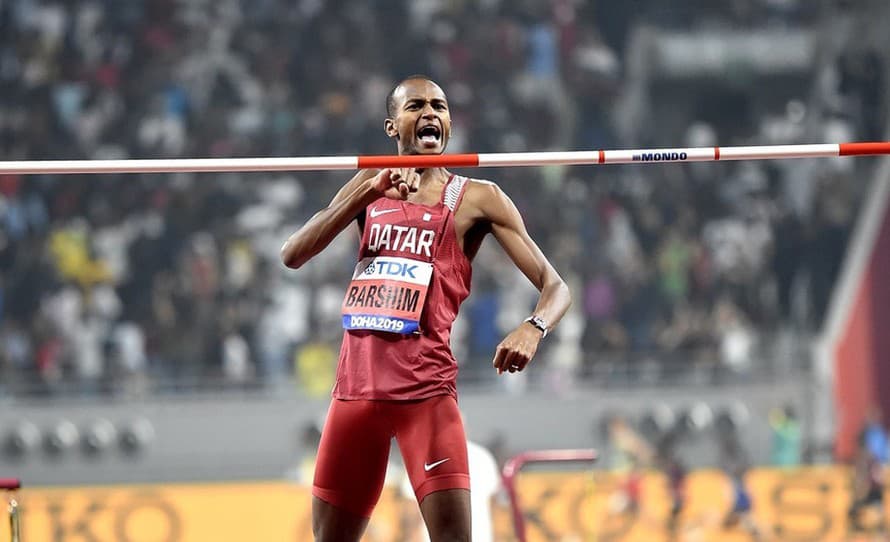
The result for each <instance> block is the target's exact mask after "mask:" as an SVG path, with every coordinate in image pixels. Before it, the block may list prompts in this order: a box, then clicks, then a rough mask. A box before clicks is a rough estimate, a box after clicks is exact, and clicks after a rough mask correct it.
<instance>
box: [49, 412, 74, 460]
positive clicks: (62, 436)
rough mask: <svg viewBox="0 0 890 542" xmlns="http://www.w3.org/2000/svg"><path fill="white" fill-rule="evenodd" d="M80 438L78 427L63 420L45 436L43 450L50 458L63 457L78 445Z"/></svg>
mask: <svg viewBox="0 0 890 542" xmlns="http://www.w3.org/2000/svg"><path fill="white" fill-rule="evenodd" d="M78 436H79V433H78V431H77V426H76V425H74V424H73V423H72V422H70V421H69V420H61V421H59V422H58V423H56V425H54V426H53V427H52V428H51V429H49V430H48V431H47V432H46V434H45V435H44V437H43V449H44V451H45V452H46V453H47V454H48V455H50V456H53V457H59V456H62V455H64V454H65V453H67V452H68V450H70V449H71V448H73V447H74V446H75V445H77V441H78Z"/></svg>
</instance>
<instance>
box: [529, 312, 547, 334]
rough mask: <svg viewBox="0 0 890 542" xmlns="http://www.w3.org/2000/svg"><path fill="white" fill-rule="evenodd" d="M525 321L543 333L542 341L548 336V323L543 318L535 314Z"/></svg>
mask: <svg viewBox="0 0 890 542" xmlns="http://www.w3.org/2000/svg"><path fill="white" fill-rule="evenodd" d="M525 321H526V322H528V323H529V324H531V325H533V326H535V327H536V328H538V329H539V330H540V331H541V333H543V335H541V338H542V339H543V338H544V337H546V336H547V322H545V321H544V319H543V318H541V317H540V316H537V315H535V314H533V315H531V316H529V317H528V318H526V319H525Z"/></svg>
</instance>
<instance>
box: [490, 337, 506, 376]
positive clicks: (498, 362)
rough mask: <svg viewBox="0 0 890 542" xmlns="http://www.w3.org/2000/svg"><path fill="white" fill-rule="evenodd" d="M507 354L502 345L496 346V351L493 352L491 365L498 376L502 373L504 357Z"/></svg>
mask: <svg viewBox="0 0 890 542" xmlns="http://www.w3.org/2000/svg"><path fill="white" fill-rule="evenodd" d="M506 354H507V351H506V349H505V348H504V347H503V346H502V345H500V344H499V345H498V347H497V349H495V351H494V360H493V361H492V365H493V366H494V368H495V370H496V371H497V372H498V374H501V373H503V372H504V356H505V355H506Z"/></svg>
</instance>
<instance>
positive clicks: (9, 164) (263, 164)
mask: <svg viewBox="0 0 890 542" xmlns="http://www.w3.org/2000/svg"><path fill="white" fill-rule="evenodd" d="M882 154H884V155H886V154H890V141H878V142H872V143H826V144H815V145H763V146H753V147H694V148H676V149H633V150H609V151H607V150H598V151H565V152H514V153H489V154H441V155H410V156H385V155H381V156H313V157H302V158H300V157H297V158H185V159H181V158H180V159H169V160H167V159H157V160H43V161H40V160H38V161H0V175H13V174H14V175H39V174H53V175H62V174H85V173H89V174H102V173H189V172H191V173H224V172H235V171H240V172H257V171H325V170H340V169H344V170H354V169H371V168H394V167H418V168H430V167H517V166H548V165H595V164H651V163H683V162H712V161H717V160H779V159H786V158H828V157H836V156H865V155H882Z"/></svg>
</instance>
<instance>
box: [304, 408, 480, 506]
mask: <svg viewBox="0 0 890 542" xmlns="http://www.w3.org/2000/svg"><path fill="white" fill-rule="evenodd" d="M393 437H395V439H396V442H397V443H398V445H399V450H400V451H401V453H402V458H403V459H404V461H405V469H406V470H407V471H408V477H409V478H410V480H411V487H412V488H413V489H414V495H415V496H416V497H417V502H418V503H420V502H422V501H423V499H424V498H425V497H426V496H427V495H429V494H430V493H433V492H434V491H442V490H445V489H469V488H470V470H469V466H468V462H467V439H466V435H465V433H464V426H463V422H462V421H461V417H460V411H459V410H458V408H457V401H456V400H455V398H454V397H452V396H450V395H440V396H436V397H431V398H429V399H420V400H417V401H366V400H356V401H343V400H340V399H334V400H333V401H331V406H330V408H329V410H328V416H327V419H326V420H325V425H324V430H323V431H322V434H321V443H320V444H319V448H318V457H317V459H316V464H315V480H314V481H313V484H312V494H313V495H314V496H316V497H318V498H319V499H321V500H323V501H325V502H327V503H329V504H332V505H333V506H336V507H337V508H340V509H343V510H346V511H347V512H351V513H353V514H355V515H357V516H363V517H371V512H372V511H373V510H374V506H375V505H376V504H377V500H378V499H379V498H380V493H381V492H382V491H383V479H384V477H385V476H386V465H387V462H388V459H389V447H390V442H391V440H392V438H393Z"/></svg>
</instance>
